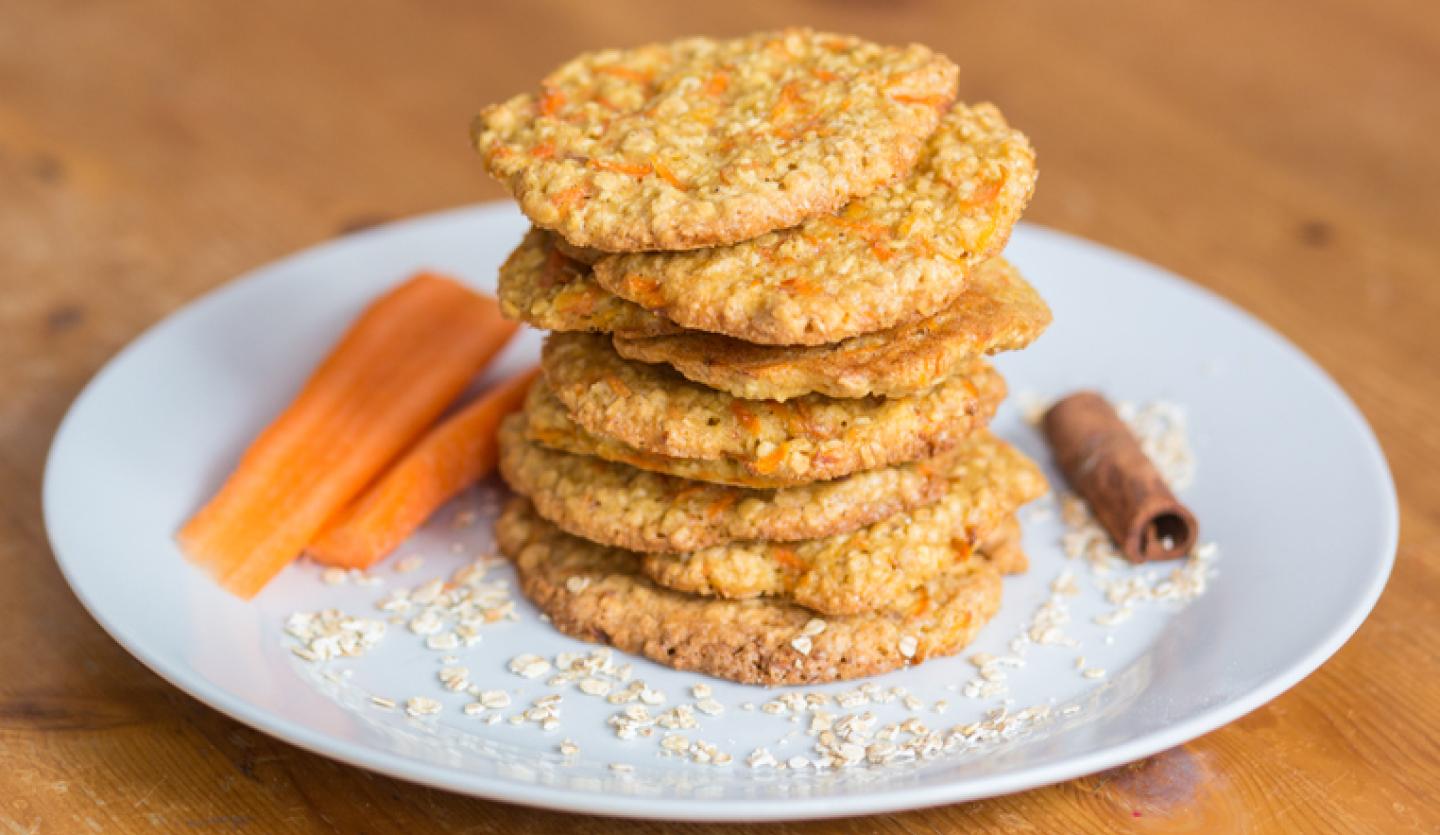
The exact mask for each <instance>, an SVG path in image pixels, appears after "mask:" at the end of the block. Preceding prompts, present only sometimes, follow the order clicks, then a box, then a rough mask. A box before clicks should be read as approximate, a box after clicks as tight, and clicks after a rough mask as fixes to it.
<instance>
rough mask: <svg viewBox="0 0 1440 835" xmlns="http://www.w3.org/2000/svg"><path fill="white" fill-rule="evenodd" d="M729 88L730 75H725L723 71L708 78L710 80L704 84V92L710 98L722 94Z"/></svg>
mask: <svg viewBox="0 0 1440 835" xmlns="http://www.w3.org/2000/svg"><path fill="white" fill-rule="evenodd" d="M729 88H730V73H727V72H725V71H724V70H721V71H719V72H717V73H715V74H714V75H712V76H710V80H709V81H707V82H705V92H706V93H708V94H710V95H712V96H718V95H720V94H721V93H724V92H725V91H726V90H728V89H729Z"/></svg>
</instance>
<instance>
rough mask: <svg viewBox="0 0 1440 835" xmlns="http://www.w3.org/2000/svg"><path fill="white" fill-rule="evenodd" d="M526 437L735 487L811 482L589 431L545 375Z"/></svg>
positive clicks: (528, 412) (533, 391) (531, 404)
mask: <svg viewBox="0 0 1440 835" xmlns="http://www.w3.org/2000/svg"><path fill="white" fill-rule="evenodd" d="M525 417H526V424H525V437H527V438H529V439H530V440H532V441H535V442H536V443H539V444H543V445H545V446H547V447H550V448H551V449H558V450H561V451H563V452H570V453H574V454H575V455H593V456H596V457H599V458H603V459H605V460H606V461H615V462H619V463H621V464H629V465H630V466H632V467H638V468H640V469H642V470H647V471H649V472H653V473H664V474H665V475H672V476H676V477H678V478H686V479H693V480H696V481H708V482H712V483H715V484H729V485H733V486H735V487H753V488H756V489H768V488H778V487H795V486H798V485H802V484H809V483H810V479H807V478H790V479H787V478H781V477H777V476H775V475H769V476H765V475H758V474H756V473H752V472H750V471H749V470H747V469H746V468H745V467H743V466H741V465H740V464H738V463H736V462H735V461H731V460H730V459H727V458H717V459H715V460H713V461H701V460H698V459H694V458H669V457H667V456H664V455H656V454H655V453H653V452H642V451H640V450H638V449H636V448H634V447H632V446H627V445H625V444H622V443H620V442H619V441H612V440H610V439H609V438H601V437H599V436H596V435H592V434H590V433H589V432H586V431H585V429H584V428H583V427H581V426H580V425H579V424H577V423H575V421H573V420H571V419H570V414H569V412H567V411H566V410H565V406H564V404H562V403H561V402H560V401H559V400H556V399H555V395H554V394H553V393H552V392H551V391H550V387H549V386H547V385H545V379H544V378H543V377H542V378H540V379H537V380H536V381H535V383H534V385H532V386H531V387H530V393H529V395H528V396H527V400H526V404H525Z"/></svg>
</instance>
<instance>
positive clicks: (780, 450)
mask: <svg viewBox="0 0 1440 835" xmlns="http://www.w3.org/2000/svg"><path fill="white" fill-rule="evenodd" d="M784 460H785V447H784V446H777V447H775V451H774V452H772V453H770V454H769V455H767V456H765V457H764V458H761V459H759V460H757V461H756V462H755V471H756V472H758V473H760V475H770V474H771V473H773V472H775V471H776V470H778V469H780V462H781V461H784Z"/></svg>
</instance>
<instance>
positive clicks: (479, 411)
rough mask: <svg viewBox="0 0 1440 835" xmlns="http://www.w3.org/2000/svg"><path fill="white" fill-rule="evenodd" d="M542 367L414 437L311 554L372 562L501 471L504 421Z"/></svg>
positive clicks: (353, 564)
mask: <svg viewBox="0 0 1440 835" xmlns="http://www.w3.org/2000/svg"><path fill="white" fill-rule="evenodd" d="M538 373H539V369H532V370H530V371H528V372H526V373H524V374H522V375H520V376H518V377H514V378H512V379H510V380H507V381H505V382H504V383H502V384H501V385H500V386H499V387H498V388H495V389H492V390H491V391H488V392H486V393H485V394H484V395H483V396H481V397H478V398H476V399H475V400H473V401H471V402H470V403H469V404H468V405H467V406H465V408H463V409H461V410H460V411H458V412H456V413H455V414H454V415H452V416H451V417H450V418H448V419H446V420H445V421H443V422H441V423H440V424H439V425H437V426H436V427H435V428H434V429H431V430H430V431H429V432H428V433H426V435H425V437H423V438H421V439H420V440H419V441H417V442H416V444H415V446H413V447H411V449H410V451H409V452H407V453H405V455H404V456H403V457H402V458H401V459H400V460H399V461H397V462H396V463H395V466H393V467H391V468H390V469H389V470H388V471H386V473H385V474H384V475H383V476H381V477H380V480H379V481H377V482H375V484H373V485H372V486H371V487H370V488H369V489H368V490H366V491H365V492H364V493H363V494H361V496H360V498H358V499H356V500H355V501H354V502H352V503H351V504H350V506H349V507H347V508H346V509H345V510H343V511H342V512H341V513H340V515H339V516H337V517H336V518H335V519H333V520H331V521H330V522H328V523H326V525H325V527H324V529H323V530H321V532H320V536H319V537H317V538H316V539H315V541H314V542H312V543H311V544H310V547H309V548H307V549H306V550H307V552H308V553H309V554H310V556H312V557H314V558H315V559H317V560H319V561H320V562H323V563H326V564H327V565H338V566H343V567H345V568H368V567H370V566H371V565H374V564H375V563H377V562H379V561H380V560H381V559H382V558H384V557H385V556H386V555H387V554H389V553H390V552H391V551H393V550H395V548H396V546H398V545H399V544H400V543H401V542H402V541H404V540H405V538H406V537H408V536H410V534H412V533H414V532H415V529H416V528H418V527H420V526H421V525H423V524H424V523H425V520H426V519H428V518H430V514H432V513H434V512H435V510H436V509H437V508H439V507H440V505H442V504H444V503H445V502H447V501H449V500H450V499H451V498H452V497H453V496H454V495H455V494H456V493H459V492H460V491H461V490H463V489H465V488H466V487H468V486H470V485H471V484H474V483H475V482H477V481H479V480H480V479H482V478H484V477H485V476H486V475H488V474H489V473H490V472H491V471H492V470H493V469H495V461H496V458H497V457H498V453H499V451H498V450H497V448H496V446H495V433H496V431H497V430H498V428H499V426H500V419H501V418H503V417H505V416H506V415H508V414H510V413H511V412H513V411H516V410H517V409H519V408H520V406H521V404H523V403H524V402H525V393H526V392H527V391H529V389H530V384H531V383H532V382H534V380H535V376H536V375H537V374H538Z"/></svg>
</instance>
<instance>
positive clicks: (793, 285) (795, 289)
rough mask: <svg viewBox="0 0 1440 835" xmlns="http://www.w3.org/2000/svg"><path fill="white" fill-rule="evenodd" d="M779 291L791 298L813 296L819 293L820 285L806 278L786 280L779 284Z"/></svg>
mask: <svg viewBox="0 0 1440 835" xmlns="http://www.w3.org/2000/svg"><path fill="white" fill-rule="evenodd" d="M780 289H782V290H784V291H785V292H786V293H789V294H790V295H792V296H800V297H802V298H803V297H806V296H813V295H815V294H816V293H819V292H820V285H819V284H817V283H815V282H814V281H811V280H810V279H808V278H787V279H785V280H784V281H782V282H780Z"/></svg>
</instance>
